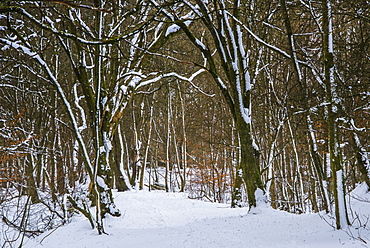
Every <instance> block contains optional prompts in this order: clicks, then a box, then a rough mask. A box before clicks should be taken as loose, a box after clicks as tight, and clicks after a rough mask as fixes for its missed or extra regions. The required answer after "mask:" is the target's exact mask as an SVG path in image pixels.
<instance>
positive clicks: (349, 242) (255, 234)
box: [23, 187, 370, 248]
mask: <svg viewBox="0 0 370 248" xmlns="http://www.w3.org/2000/svg"><path fill="white" fill-rule="evenodd" d="M353 193H356V194H355V197H354V198H353V197H352V200H351V206H352V208H351V213H352V214H353V213H357V215H355V216H357V217H359V218H361V221H362V222H361V223H362V224H361V225H366V224H367V223H366V221H369V216H370V203H369V202H366V201H368V200H369V199H370V193H366V192H365V190H364V187H358V188H357V189H356V190H355V191H354V192H353ZM355 198H356V199H355ZM359 198H362V199H365V198H367V199H366V201H362V200H359ZM115 201H116V204H117V205H118V207H119V208H120V209H121V211H122V216H121V217H119V218H117V217H108V218H107V219H106V220H105V231H106V232H107V233H108V235H98V234H97V231H96V230H92V229H91V227H90V225H89V222H88V221H87V219H85V218H84V217H82V216H75V217H73V220H72V222H71V223H69V224H68V225H65V226H62V227H59V228H57V229H56V230H52V231H49V232H46V233H44V234H42V235H40V236H38V237H37V238H35V239H29V240H26V241H25V244H24V246H23V247H26V248H41V247H42V248H56V247H63V248H65V247H68V248H83V247H89V248H118V247H119V248H123V247H125V248H131V247H135V248H156V247H158V248H159V247H161V248H166V247H175V248H181V247H189V248H198V247H204V248H212V247H250V248H258V247H263V248H280V247H281V248H290V247H291V248H297V247H299V248H301V247H305V248H309V247H312V248H324V247H325V248H338V247H351V248H360V247H361V248H362V247H370V231H369V227H370V223H369V227H366V226H362V227H360V226H358V227H359V228H356V223H354V225H353V226H352V227H351V228H346V229H345V230H339V231H338V230H335V229H334V228H333V227H332V226H330V224H329V223H331V222H332V219H330V218H329V217H328V216H326V215H324V214H301V215H295V214H289V213H287V212H283V211H278V210H273V209H271V208H270V207H268V206H263V207H260V208H258V209H255V210H254V211H253V213H251V212H250V213H248V212H247V209H246V208H237V209H232V208H230V207H229V205H226V204H217V203H209V202H203V201H199V200H191V199H189V198H188V197H187V194H184V193H165V192H158V191H157V192H146V191H139V192H137V191H130V192H124V193H116V194H115ZM351 233H352V234H351ZM349 234H351V235H349ZM351 236H352V237H351ZM359 237H360V238H359ZM360 239H362V241H361V240H360Z"/></svg>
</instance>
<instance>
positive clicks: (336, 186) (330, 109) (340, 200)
mask: <svg viewBox="0 0 370 248" xmlns="http://www.w3.org/2000/svg"><path fill="white" fill-rule="evenodd" d="M322 10H323V17H322V30H323V41H322V45H323V64H324V83H325V88H326V89H325V90H326V101H327V103H328V106H327V116H326V118H327V124H328V142H329V154H330V168H331V176H332V190H333V196H334V209H335V210H334V212H335V220H336V227H337V229H341V228H344V227H345V226H347V224H348V216H347V211H346V202H345V197H344V184H343V169H342V164H341V151H340V147H339V130H338V122H337V119H338V113H337V111H338V106H337V100H338V99H337V91H336V85H335V79H334V53H333V34H332V32H333V30H332V14H331V3H330V0H323V1H322Z"/></svg>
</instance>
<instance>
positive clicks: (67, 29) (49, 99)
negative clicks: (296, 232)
mask: <svg viewBox="0 0 370 248" xmlns="http://www.w3.org/2000/svg"><path fill="white" fill-rule="evenodd" d="M369 85H370V2H369V1H365V0H353V1H341V0H318V1H313V0H293V1H286V0H264V1H260V0H233V1H231V0H229V1H227V0H173V1H164V0H55V1H54V0H30V1H20V0H2V1H1V3H0V206H2V207H0V216H1V218H2V221H3V222H4V223H6V224H7V225H9V226H10V227H11V228H14V229H16V230H18V231H20V232H22V233H24V234H26V235H28V236H32V235H37V234H39V233H42V232H44V231H46V230H50V229H52V228H55V227H57V226H59V225H63V224H66V223H68V221H69V220H70V218H71V217H72V216H73V215H74V214H75V213H77V212H78V213H81V214H82V215H84V216H85V217H86V218H87V219H88V220H89V222H90V224H91V227H92V228H96V230H97V232H98V233H99V234H103V233H105V229H104V221H103V219H104V218H105V217H106V215H112V216H120V215H121V214H122V212H121V211H120V209H118V208H117V207H116V205H115V203H114V198H113V195H112V192H113V191H128V190H132V189H137V190H149V191H154V190H163V191H166V192H186V193H187V194H188V196H189V198H192V199H199V200H204V201H209V202H218V203H229V204H230V205H231V206H232V207H242V206H248V208H249V209H253V208H254V207H257V206H258V204H260V203H261V202H268V204H269V205H270V206H271V207H272V208H275V209H279V210H283V211H287V212H290V213H296V214H304V213H311V212H321V211H325V212H326V213H331V214H332V216H333V218H335V221H336V226H335V227H336V228H337V229H341V228H343V227H345V226H347V225H350V224H351V222H350V220H349V219H348V211H350V209H349V207H348V206H349V204H348V203H346V195H347V194H348V193H349V192H350V191H352V190H353V189H354V188H355V187H356V185H358V184H359V183H365V184H367V187H368V189H370V162H369V158H370V155H369V147H370V139H369V137H370V136H369V122H370V118H369V111H370V110H369V108H370V101H369V98H370V87H369ZM4 206H13V207H12V208H11V209H12V213H11V214H9V213H7V212H6V211H5V209H10V208H5V207H4ZM92 209H93V211H92ZM36 210H37V211H36Z"/></svg>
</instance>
